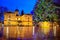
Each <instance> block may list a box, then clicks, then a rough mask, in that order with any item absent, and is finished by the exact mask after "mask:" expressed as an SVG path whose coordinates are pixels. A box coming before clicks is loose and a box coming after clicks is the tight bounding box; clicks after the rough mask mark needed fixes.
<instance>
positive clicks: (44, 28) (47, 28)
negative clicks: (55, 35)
mask: <svg viewBox="0 0 60 40" xmlns="http://www.w3.org/2000/svg"><path fill="white" fill-rule="evenodd" d="M41 26H42V27H41V28H42V31H43V33H44V34H47V33H48V32H49V31H50V23H49V22H46V21H45V22H42V24H41Z"/></svg>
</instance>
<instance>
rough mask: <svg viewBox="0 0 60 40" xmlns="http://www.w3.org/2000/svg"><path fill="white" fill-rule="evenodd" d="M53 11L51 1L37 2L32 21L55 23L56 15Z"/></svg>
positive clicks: (53, 7)
mask: <svg viewBox="0 0 60 40" xmlns="http://www.w3.org/2000/svg"><path fill="white" fill-rule="evenodd" d="M55 9H56V8H55V6H54V5H53V1H52V0H38V1H37V3H36V5H35V8H34V21H35V22H39V21H46V20H47V21H52V20H53V21H56V20H57V19H58V15H57V14H56V13H55Z"/></svg>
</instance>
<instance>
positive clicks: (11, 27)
mask: <svg viewBox="0 0 60 40" xmlns="http://www.w3.org/2000/svg"><path fill="white" fill-rule="evenodd" d="M32 32H33V20H32V15H31V14H24V13H23V11H22V13H21V15H19V10H18V9H16V10H15V12H5V13H4V36H6V38H8V37H10V38H17V37H20V38H31V37H32Z"/></svg>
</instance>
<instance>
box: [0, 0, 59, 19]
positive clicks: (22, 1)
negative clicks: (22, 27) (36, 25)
mask: <svg viewBox="0 0 60 40" xmlns="http://www.w3.org/2000/svg"><path fill="white" fill-rule="evenodd" d="M36 1H37V0H0V20H3V19H4V16H3V13H1V12H4V11H8V10H9V11H12V12H14V11H15V9H19V12H21V10H24V13H31V11H32V10H33V8H34V5H35V4H36ZM54 3H57V4H59V5H60V0H54Z"/></svg>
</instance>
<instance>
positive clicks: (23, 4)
mask: <svg viewBox="0 0 60 40" xmlns="http://www.w3.org/2000/svg"><path fill="white" fill-rule="evenodd" d="M35 3H36V0H0V6H4V7H7V8H8V9H9V10H10V11H14V10H15V9H19V10H20V11H21V10H24V12H25V13H30V12H31V11H32V10H33V7H34V5H35Z"/></svg>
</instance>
